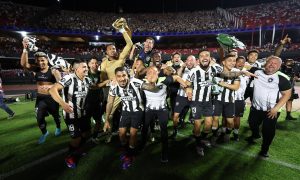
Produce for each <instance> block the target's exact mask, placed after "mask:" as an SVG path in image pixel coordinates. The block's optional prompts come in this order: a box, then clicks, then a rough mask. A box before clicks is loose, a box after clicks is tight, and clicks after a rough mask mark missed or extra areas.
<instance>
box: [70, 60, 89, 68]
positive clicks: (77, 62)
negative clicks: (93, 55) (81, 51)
mask: <svg viewBox="0 0 300 180" xmlns="http://www.w3.org/2000/svg"><path fill="white" fill-rule="evenodd" d="M80 63H86V61H85V60H82V59H75V60H74V61H73V62H72V67H74V65H75V64H80Z"/></svg>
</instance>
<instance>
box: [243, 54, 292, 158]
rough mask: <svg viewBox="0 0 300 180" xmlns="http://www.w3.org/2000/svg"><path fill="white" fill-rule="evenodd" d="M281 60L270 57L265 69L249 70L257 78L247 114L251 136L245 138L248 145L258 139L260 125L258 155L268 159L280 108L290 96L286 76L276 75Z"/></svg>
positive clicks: (289, 86)
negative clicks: (260, 139)
mask: <svg viewBox="0 0 300 180" xmlns="http://www.w3.org/2000/svg"><path fill="white" fill-rule="evenodd" d="M281 64H282V60H281V59H280V58H279V57H277V56H270V57H268V58H267V60H266V64H265V69H264V70H260V69H256V68H251V69H250V71H251V72H253V73H254V74H255V75H256V76H257V78H255V79H254V80H253V84H254V89H253V100H252V106H251V109H250V114H249V119H248V121H249V126H250V129H251V132H252V135H251V136H250V137H248V138H247V140H248V141H249V142H250V143H253V142H254V140H255V139H257V138H260V137H261V136H260V134H259V126H260V125H261V124H262V136H263V142H262V145H261V150H260V152H259V155H260V156H262V157H268V156H269V155H268V151H269V147H270V145H271V143H272V140H273V138H274V136H275V130H276V124H277V119H278V117H279V110H280V108H281V107H282V106H283V105H284V104H285V103H286V102H287V101H288V100H289V98H290V96H291V84H290V82H289V80H288V78H287V76H286V75H284V74H283V73H278V70H279V69H280V67H281Z"/></svg>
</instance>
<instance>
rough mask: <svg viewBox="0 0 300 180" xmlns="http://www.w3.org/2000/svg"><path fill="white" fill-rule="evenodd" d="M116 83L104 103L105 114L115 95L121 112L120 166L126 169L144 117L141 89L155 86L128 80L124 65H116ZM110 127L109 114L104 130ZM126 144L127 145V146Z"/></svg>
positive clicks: (132, 157)
mask: <svg viewBox="0 0 300 180" xmlns="http://www.w3.org/2000/svg"><path fill="white" fill-rule="evenodd" d="M115 77H116V82H117V84H116V85H115V86H111V87H110V90H109V95H108V99H107V105H106V114H110V113H111V111H112V109H113V103H114V100H115V98H116V97H119V98H120V99H121V101H122V113H121V119H120V123H119V137H120V141H121V147H122V149H125V153H124V154H122V155H121V160H122V168H123V169H127V168H129V167H130V166H131V164H132V161H133V159H134V156H135V153H136V141H137V131H138V129H139V127H140V125H141V123H142V120H143V118H144V102H143V99H142V96H141V90H142V89H147V90H149V91H155V86H154V85H150V84H149V83H143V81H141V80H139V79H136V78H132V79H130V80H129V75H128V72H127V70H126V69H125V68H124V67H118V68H116V70H115ZM109 129H110V121H109V116H106V119H105V124H104V127H103V130H104V131H107V130H109ZM128 129H129V132H130V137H129V140H128V139H127V137H126V132H127V130H128ZM127 145H128V147H127Z"/></svg>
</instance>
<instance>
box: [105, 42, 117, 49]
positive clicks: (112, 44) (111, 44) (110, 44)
mask: <svg viewBox="0 0 300 180" xmlns="http://www.w3.org/2000/svg"><path fill="white" fill-rule="evenodd" d="M109 46H116V45H115V44H114V43H109V44H107V45H106V46H105V51H106V50H107V48H108V47H109Z"/></svg>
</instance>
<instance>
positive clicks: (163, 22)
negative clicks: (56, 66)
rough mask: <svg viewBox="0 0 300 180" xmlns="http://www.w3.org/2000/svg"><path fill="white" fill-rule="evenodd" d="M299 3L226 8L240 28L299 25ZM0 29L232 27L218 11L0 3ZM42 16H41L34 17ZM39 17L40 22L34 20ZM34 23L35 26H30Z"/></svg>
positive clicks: (291, 0) (105, 30)
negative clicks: (119, 24)
mask: <svg viewBox="0 0 300 180" xmlns="http://www.w3.org/2000/svg"><path fill="white" fill-rule="evenodd" d="M299 2H300V1H299V0H289V1H279V2H274V3H267V4H259V5H254V6H245V7H237V8H230V9H226V11H227V12H228V13H230V14H233V15H234V17H235V18H237V19H242V21H243V25H242V27H246V28H251V27H258V26H260V25H263V26H264V25H273V24H274V23H275V24H278V25H285V24H291V23H299V22H300V8H299V7H300V5H299V4H300V3H299ZM0 3H1V6H0V26H14V27H20V28H26V27H27V28H29V27H30V28H32V27H36V28H46V29H57V30H78V31H81V32H89V31H90V32H103V33H111V32H112V31H113V30H112V28H111V22H113V21H114V20H115V19H117V18H118V17H120V16H122V17H124V18H126V19H127V21H128V23H129V24H130V27H131V28H132V30H133V31H134V32H193V31H201V30H204V31H205V30H220V29H229V28H233V27H234V25H233V24H232V22H230V21H228V20H226V18H225V17H223V16H222V15H221V14H220V13H218V11H217V10H211V11H195V12H180V13H163V14H162V13H145V14H139V15H136V14H126V13H124V14H121V15H120V14H113V13H98V12H84V11H76V12H73V11H65V10H61V11H49V12H50V13H43V12H47V11H46V9H45V8H40V7H39V8H38V7H33V6H26V5H18V4H13V3H3V2H0ZM41 14H43V16H42V17H37V16H40V15H41ZM37 18H39V21H38V22H39V23H36V22H37V21H34V19H37ZM32 22H34V23H32Z"/></svg>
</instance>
